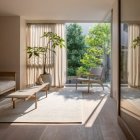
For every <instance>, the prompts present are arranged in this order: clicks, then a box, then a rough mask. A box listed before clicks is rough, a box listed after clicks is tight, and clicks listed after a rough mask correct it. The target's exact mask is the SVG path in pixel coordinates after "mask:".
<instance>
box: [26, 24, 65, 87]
mask: <svg viewBox="0 0 140 140" xmlns="http://www.w3.org/2000/svg"><path fill="white" fill-rule="evenodd" d="M49 31H51V32H55V33H57V34H58V35H59V36H61V37H63V38H64V39H65V34H64V32H65V27H64V24H28V25H27V46H30V47H39V46H46V44H47V40H46V39H45V38H41V36H42V35H43V33H44V32H49ZM55 51H56V54H54V53H52V52H48V55H47V66H46V71H47V72H48V73H50V74H51V75H52V86H57V87H62V86H64V84H65V82H66V48H59V47H56V50H55ZM42 73H43V56H40V57H32V58H31V59H28V57H27V82H28V83H27V84H28V85H30V84H34V83H35V82H36V80H37V78H38V76H39V75H40V74H42Z"/></svg>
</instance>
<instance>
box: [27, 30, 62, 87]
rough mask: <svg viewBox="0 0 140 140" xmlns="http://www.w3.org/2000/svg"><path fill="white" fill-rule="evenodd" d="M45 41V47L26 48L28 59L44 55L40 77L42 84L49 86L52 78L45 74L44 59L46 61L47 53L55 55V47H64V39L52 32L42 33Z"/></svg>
mask: <svg viewBox="0 0 140 140" xmlns="http://www.w3.org/2000/svg"><path fill="white" fill-rule="evenodd" d="M42 37H45V38H46V40H47V45H46V46H45V47H27V53H28V54H29V58H31V57H32V56H37V57H39V56H40V55H41V54H43V55H44V57H43V73H42V74H41V75H40V76H41V78H42V80H43V82H49V83H50V84H51V82H52V78H51V75H50V73H47V72H46V59H47V52H48V51H51V52H53V53H55V48H56V47H60V48H62V47H64V39H63V38H61V37H60V36H59V35H57V34H56V33H53V32H44V34H43V36H42Z"/></svg>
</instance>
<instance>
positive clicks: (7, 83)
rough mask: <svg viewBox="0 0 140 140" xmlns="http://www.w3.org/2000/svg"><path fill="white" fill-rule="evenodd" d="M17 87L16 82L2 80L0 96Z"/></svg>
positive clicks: (0, 81) (0, 82)
mask: <svg viewBox="0 0 140 140" xmlns="http://www.w3.org/2000/svg"><path fill="white" fill-rule="evenodd" d="M15 85H16V82H15V81H12V80H0V94H1V93H2V92H3V91H5V90H8V89H9V90H10V89H11V88H14V87H15Z"/></svg>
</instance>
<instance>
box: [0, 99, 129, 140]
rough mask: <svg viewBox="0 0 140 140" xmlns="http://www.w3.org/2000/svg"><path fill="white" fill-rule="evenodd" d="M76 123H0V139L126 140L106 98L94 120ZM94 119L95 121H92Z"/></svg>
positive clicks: (112, 105)
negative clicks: (84, 123)
mask: <svg viewBox="0 0 140 140" xmlns="http://www.w3.org/2000/svg"><path fill="white" fill-rule="evenodd" d="M95 114H97V113H93V115H92V116H91V118H90V119H89V121H88V123H87V124H88V125H78V124H61V125H60V124H46V125H39V124H32V125H31V124H30V125H29V124H28V125H27V124H0V140H126V138H125V136H124V134H123V132H122V130H121V129H120V127H119V126H118V123H117V107H116V104H115V102H114V101H113V100H112V99H111V98H109V97H108V98H107V101H106V102H105V104H104V106H103V108H102V110H101V111H100V113H99V115H98V117H97V118H96V120H95ZM93 120H95V121H93Z"/></svg>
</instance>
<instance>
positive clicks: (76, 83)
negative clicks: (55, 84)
mask: <svg viewBox="0 0 140 140" xmlns="http://www.w3.org/2000/svg"><path fill="white" fill-rule="evenodd" d="M76 90H77V81H76Z"/></svg>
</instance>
